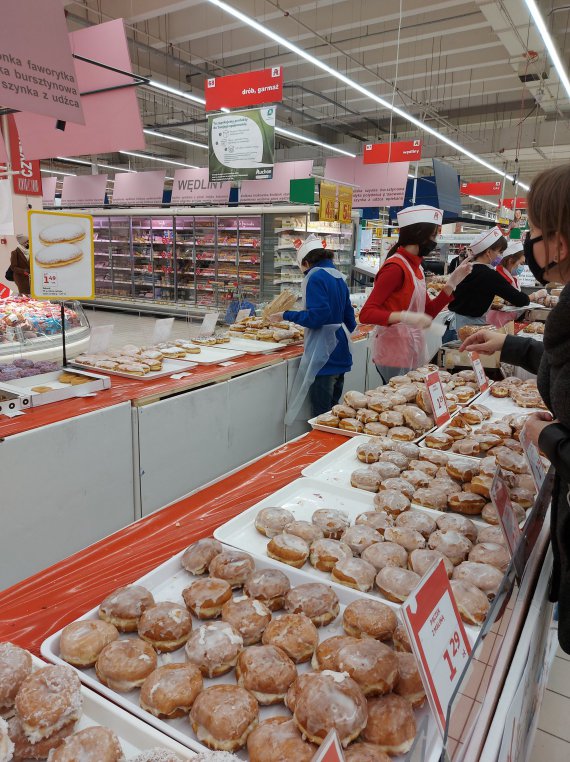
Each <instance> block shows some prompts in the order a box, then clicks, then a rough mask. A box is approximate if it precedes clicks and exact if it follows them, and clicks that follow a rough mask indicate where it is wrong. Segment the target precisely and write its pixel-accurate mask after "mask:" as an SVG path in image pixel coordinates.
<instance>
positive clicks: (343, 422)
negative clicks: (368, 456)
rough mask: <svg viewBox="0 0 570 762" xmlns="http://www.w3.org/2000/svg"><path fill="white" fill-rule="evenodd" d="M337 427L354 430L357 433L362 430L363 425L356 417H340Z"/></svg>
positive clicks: (360, 432)
mask: <svg viewBox="0 0 570 762" xmlns="http://www.w3.org/2000/svg"><path fill="white" fill-rule="evenodd" d="M338 427H339V429H345V431H356V432H357V433H358V434H362V432H363V431H364V425H363V424H362V423H360V421H359V420H358V419H357V418H341V419H340V421H339V424H338Z"/></svg>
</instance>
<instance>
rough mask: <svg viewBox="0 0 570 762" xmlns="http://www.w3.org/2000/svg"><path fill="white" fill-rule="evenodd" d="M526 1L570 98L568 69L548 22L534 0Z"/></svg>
mask: <svg viewBox="0 0 570 762" xmlns="http://www.w3.org/2000/svg"><path fill="white" fill-rule="evenodd" d="M524 1H525V3H526V6H527V8H528V10H529V12H530V15H531V16H532V18H533V21H534V23H535V24H536V26H537V29H538V31H539V32H540V36H541V37H542V41H543V42H544V46H545V47H546V50H547V51H548V55H549V56H550V58H551V59H552V63H553V64H554V67H555V69H556V71H557V72H558V76H559V77H560V81H561V82H562V84H563V85H564V89H565V90H566V95H567V96H568V97H569V98H570V80H569V79H568V75H567V74H566V70H565V69H564V64H563V63H562V60H561V59H560V56H559V55H558V51H557V50H556V46H555V44H554V40H553V39H552V37H551V36H550V32H549V31H548V29H547V28H546V24H545V23H544V19H543V18H542V15H541V13H540V11H539V9H538V6H537V4H536V3H535V2H534V0H524Z"/></svg>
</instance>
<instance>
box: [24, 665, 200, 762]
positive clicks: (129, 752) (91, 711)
mask: <svg viewBox="0 0 570 762" xmlns="http://www.w3.org/2000/svg"><path fill="white" fill-rule="evenodd" d="M32 660H33V665H34V671H35V670H36V669H42V668H43V667H47V666H48V665H47V664H46V662H44V661H42V660H41V659H38V658H37V656H34V655H33V654H32ZM81 694H82V696H83V713H82V715H81V718H80V720H79V722H78V723H77V725H76V727H75V732H77V731H78V730H83V729H84V728H89V727H93V725H102V726H103V727H106V728H109V729H110V730H113V731H114V732H115V733H116V734H117V736H118V737H119V741H120V742H121V748H122V749H123V752H124V754H125V758H126V759H130V758H131V757H133V756H135V755H137V754H140V753H141V752H142V751H148V750H149V749H154V748H160V749H165V750H167V751H171V752H173V753H175V754H178V756H179V757H180V758H181V759H185V760H186V759H193V758H194V753H193V752H191V751H189V750H188V749H187V748H186V747H185V746H182V744H179V743H177V742H176V741H174V740H173V739H172V738H169V737H168V736H166V735H164V733H160V732H159V731H158V730H155V728H152V727H151V726H150V725H147V724H146V723H145V722H142V721H141V720H139V719H138V718H137V717H133V715H132V714H129V712H125V711H124V709H120V708H119V707H118V706H115V704H111V703H110V702H109V701H107V700H106V699H104V698H102V697H101V696H98V695H97V694H96V693H94V692H93V691H90V690H89V689H88V688H85V687H84V686H82V688H81ZM23 762H32V760H23Z"/></svg>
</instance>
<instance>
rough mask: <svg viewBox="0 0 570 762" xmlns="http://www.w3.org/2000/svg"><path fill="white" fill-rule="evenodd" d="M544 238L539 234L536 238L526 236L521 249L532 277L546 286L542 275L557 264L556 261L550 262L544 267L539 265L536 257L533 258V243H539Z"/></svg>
mask: <svg viewBox="0 0 570 762" xmlns="http://www.w3.org/2000/svg"><path fill="white" fill-rule="evenodd" d="M542 240H544V239H543V238H542V236H541V235H538V236H536V238H530V236H527V238H526V239H525V242H524V244H523V250H524V258H525V260H526V263H527V266H528V269H529V270H530V271H531V273H532V274H533V275H534V277H535V278H536V279H537V281H538V282H539V283H542V285H543V286H546V284H547V283H548V281H547V280H546V278H545V277H544V274H545V273H546V272H547V271H548V270H551V269H552V268H553V267H556V265H557V264H558V263H557V262H551V263H550V264H549V265H546V267H541V266H540V265H539V264H538V262H537V261H536V259H535V258H534V251H533V249H534V244H535V243H539V242H540V241H542Z"/></svg>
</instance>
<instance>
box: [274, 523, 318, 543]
mask: <svg viewBox="0 0 570 762" xmlns="http://www.w3.org/2000/svg"><path fill="white" fill-rule="evenodd" d="M283 531H284V532H286V533H287V534H293V535H295V537H300V538H301V539H302V540H305V542H308V543H309V544H311V543H312V542H314V541H315V540H322V538H323V537H324V536H325V533H324V532H323V530H322V529H321V528H320V527H318V526H316V525H315V524H312V523H311V522H310V521H291V522H290V523H289V524H287V526H286V527H285V529H284V530H283Z"/></svg>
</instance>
